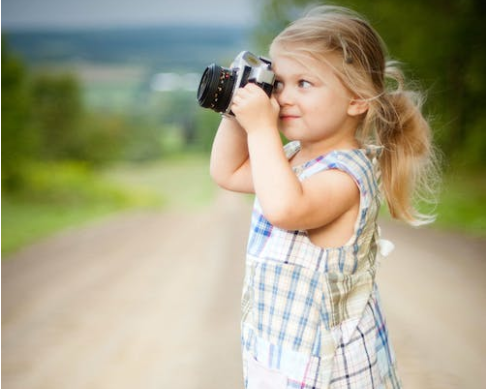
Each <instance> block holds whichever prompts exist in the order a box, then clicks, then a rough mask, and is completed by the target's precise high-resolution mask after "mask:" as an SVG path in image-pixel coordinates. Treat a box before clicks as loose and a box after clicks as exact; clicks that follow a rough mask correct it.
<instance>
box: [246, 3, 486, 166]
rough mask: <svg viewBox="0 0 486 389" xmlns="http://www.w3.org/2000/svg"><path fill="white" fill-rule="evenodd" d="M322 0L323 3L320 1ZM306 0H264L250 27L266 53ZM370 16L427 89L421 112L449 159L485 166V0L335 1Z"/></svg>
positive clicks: (394, 52)
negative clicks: (428, 118)
mask: <svg viewBox="0 0 486 389" xmlns="http://www.w3.org/2000/svg"><path fill="white" fill-rule="evenodd" d="M322 3H324V2H322ZM312 4H314V5H315V4H316V2H315V1H309V0H263V1H262V2H260V6H261V11H260V12H258V14H259V15H261V17H260V23H259V25H258V28H257V30H256V33H255V40H256V42H257V47H258V48H259V49H260V50H264V51H266V49H267V48H268V45H269V43H270V42H271V39H272V38H273V37H274V36H275V35H276V34H278V33H279V32H280V31H281V30H282V29H283V28H284V27H285V26H286V25H287V24H288V23H289V22H290V21H291V20H294V19H295V18H296V17H298V16H300V15H301V13H302V10H303V9H305V7H307V6H309V5H312ZM333 4H336V5H343V6H347V7H350V8H352V9H355V10H356V11H358V12H360V13H362V14H364V15H365V16H366V17H368V18H369V20H370V21H371V23H372V25H373V26H374V27H375V28H376V29H377V31H378V32H379V33H380V35H381V36H382V37H383V38H384V40H385V42H386V43H387V45H388V47H389V49H390V54H391V57H392V58H395V59H398V60H401V61H403V62H404V64H405V65H406V66H405V71H406V73H407V74H408V76H409V78H411V79H418V80H420V81H421V83H423V88H425V89H426V90H427V91H428V98H429V99H428V102H427V105H426V110H427V112H428V114H429V115H430V116H431V117H432V119H433V126H434V129H435V131H436V134H437V140H438V142H439V145H440V146H441V147H442V149H443V151H444V154H445V155H446V157H447V158H448V159H449V160H451V159H455V162H456V163H458V162H459V163H460V164H463V165H467V166H475V167H478V168H484V167H485V166H486V131H484V127H485V126H486V111H484V109H483V104H484V103H485V102H486V83H485V72H484V69H486V51H485V50H484V47H483V46H484V42H486V29H485V28H484V26H485V25H486V2H483V1H482V0H460V1H457V0H430V1H427V2H424V1H421V0H409V1H407V3H406V5H405V4H404V3H403V2H402V1H398V0H375V1H373V2H369V1H364V0H341V1H334V2H333Z"/></svg>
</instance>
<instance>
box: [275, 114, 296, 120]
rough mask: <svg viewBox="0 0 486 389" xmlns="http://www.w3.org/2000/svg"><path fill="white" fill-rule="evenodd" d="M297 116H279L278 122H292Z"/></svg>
mask: <svg viewBox="0 0 486 389" xmlns="http://www.w3.org/2000/svg"><path fill="white" fill-rule="evenodd" d="M298 118H299V116H297V115H287V114H285V115H280V120H283V121H288V120H294V119H298Z"/></svg>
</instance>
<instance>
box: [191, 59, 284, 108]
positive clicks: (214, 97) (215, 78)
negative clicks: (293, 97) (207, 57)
mask: <svg viewBox="0 0 486 389" xmlns="http://www.w3.org/2000/svg"><path fill="white" fill-rule="evenodd" d="M271 66H272V63H271V62H270V61H269V60H267V59H265V58H262V57H257V56H256V55H254V54H252V53H250V52H249V51H242V52H241V53H240V54H238V56H237V57H236V58H235V60H234V61H233V63H232V64H231V65H230V68H224V67H221V66H219V65H216V64H214V63H213V64H211V65H209V66H208V67H207V68H206V69H205V71H204V73H203V75H202V77H201V81H200V83H199V88H198V90H197V100H198V102H199V105H200V106H201V107H203V108H209V109H212V110H213V111H215V112H220V113H223V114H230V115H233V113H232V112H231V102H232V100H233V96H234V94H235V93H236V91H237V90H238V88H243V87H244V86H245V85H246V84H248V83H249V82H253V83H255V84H256V85H258V86H259V87H260V88H262V89H263V90H264V91H265V93H266V94H267V96H269V97H270V96H271V94H272V91H273V84H274V82H275V74H274V73H273V72H272V70H271Z"/></svg>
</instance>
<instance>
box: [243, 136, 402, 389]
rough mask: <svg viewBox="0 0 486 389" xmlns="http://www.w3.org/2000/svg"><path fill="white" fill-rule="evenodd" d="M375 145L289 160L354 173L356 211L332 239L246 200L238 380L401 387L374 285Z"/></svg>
mask: <svg viewBox="0 0 486 389" xmlns="http://www.w3.org/2000/svg"><path fill="white" fill-rule="evenodd" d="M299 146H300V145H299V144H298V142H292V143H290V144H288V145H287V146H286V148H285V151H286V153H287V156H288V157H289V158H290V157H291V156H292V155H294V154H295V153H296V152H297V151H298V150H299ZM381 150H382V149H381V148H379V147H374V146H369V147H367V148H365V149H359V150H345V151H334V152H331V153H329V154H327V155H325V156H321V157H318V158H316V159H314V160H312V161H309V162H307V163H306V164H304V165H301V166H299V167H297V168H295V169H294V171H295V173H296V175H297V176H298V177H299V179H300V180H305V179H306V178H308V177H310V176H312V175H313V174H316V173H319V172H321V171H324V170H328V169H339V170H341V171H344V172H346V173H347V174H349V175H350V176H351V177H353V179H354V180H355V182H356V185H357V186H358V188H359V190H360V210H359V216H358V219H357V221H356V224H355V231H354V235H353V237H352V238H351V239H350V240H349V241H348V242H347V243H346V244H345V245H343V246H341V247H336V248H327V249H324V248H321V247H318V246H316V245H314V244H313V243H312V242H311V241H310V239H309V237H308V235H307V232H306V231H288V230H283V229H280V228H277V227H275V226H273V225H272V224H270V223H269V222H268V220H267V219H266V218H265V216H264V215H263V213H262V210H261V207H260V205H259V203H258V199H257V200H255V207H254V210H253V214H252V224H251V231H250V236H249V241H248V248H247V261H246V275H245V281H244V288H243V298H242V346H243V362H244V364H243V365H244V366H243V367H244V375H245V387H246V388H247V389H257V388H260V389H263V388H264V389H273V388H275V389H277V388H278V389H284V388H303V389H311V388H313V389H317V388H333V389H337V388H347V389H349V388H360V389H366V388H370V389H374V388H386V389H388V388H393V389H396V388H400V381H399V379H398V377H397V374H396V370H395V357H394V354H393V351H392V349H391V346H390V343H389V340H388V333H387V329H386V325H385V321H384V319H383V316H382V314H381V310H380V303H379V298H378V292H377V290H376V285H375V270H376V256H377V247H378V239H379V233H378V227H377V224H376V219H377V215H378V211H379V207H380V192H379V182H378V181H379V164H378V158H379V155H380V153H381ZM323 206H327V205H326V204H323ZM269 377H271V379H270V378H269ZM269 382H272V384H270V383H269Z"/></svg>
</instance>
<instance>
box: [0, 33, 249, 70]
mask: <svg viewBox="0 0 486 389" xmlns="http://www.w3.org/2000/svg"><path fill="white" fill-rule="evenodd" d="M2 36H6V37H7V41H8V43H9V45H10V46H11V48H12V49H13V50H14V51H16V52H17V53H18V54H20V55H21V56H22V58H23V59H24V61H25V62H26V63H27V64H28V65H29V66H33V67H35V66H46V65H52V64H56V65H62V64H69V63H77V62H78V63H79V62H87V63H94V64H118V65H123V64H126V65H130V64H133V65H143V66H147V67H148V68H150V69H154V70H155V69H157V70H163V71H174V70H177V71H186V72H200V71H201V70H202V69H203V68H204V67H205V66H206V65H208V64H209V63H211V62H219V63H221V64H222V65H228V64H229V61H230V60H231V59H232V58H233V57H234V56H235V55H236V54H238V52H240V51H241V50H245V49H250V47H249V39H248V36H249V31H248V30H246V29H244V28H242V27H195V26H170V27H169V26H163V27H147V28H125V29H103V30H86V31H82V30H79V31H77V30H76V31H72V30H69V31H60V30H56V31H45V30H43V31H14V32H8V31H7V32H6V31H2Z"/></svg>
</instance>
